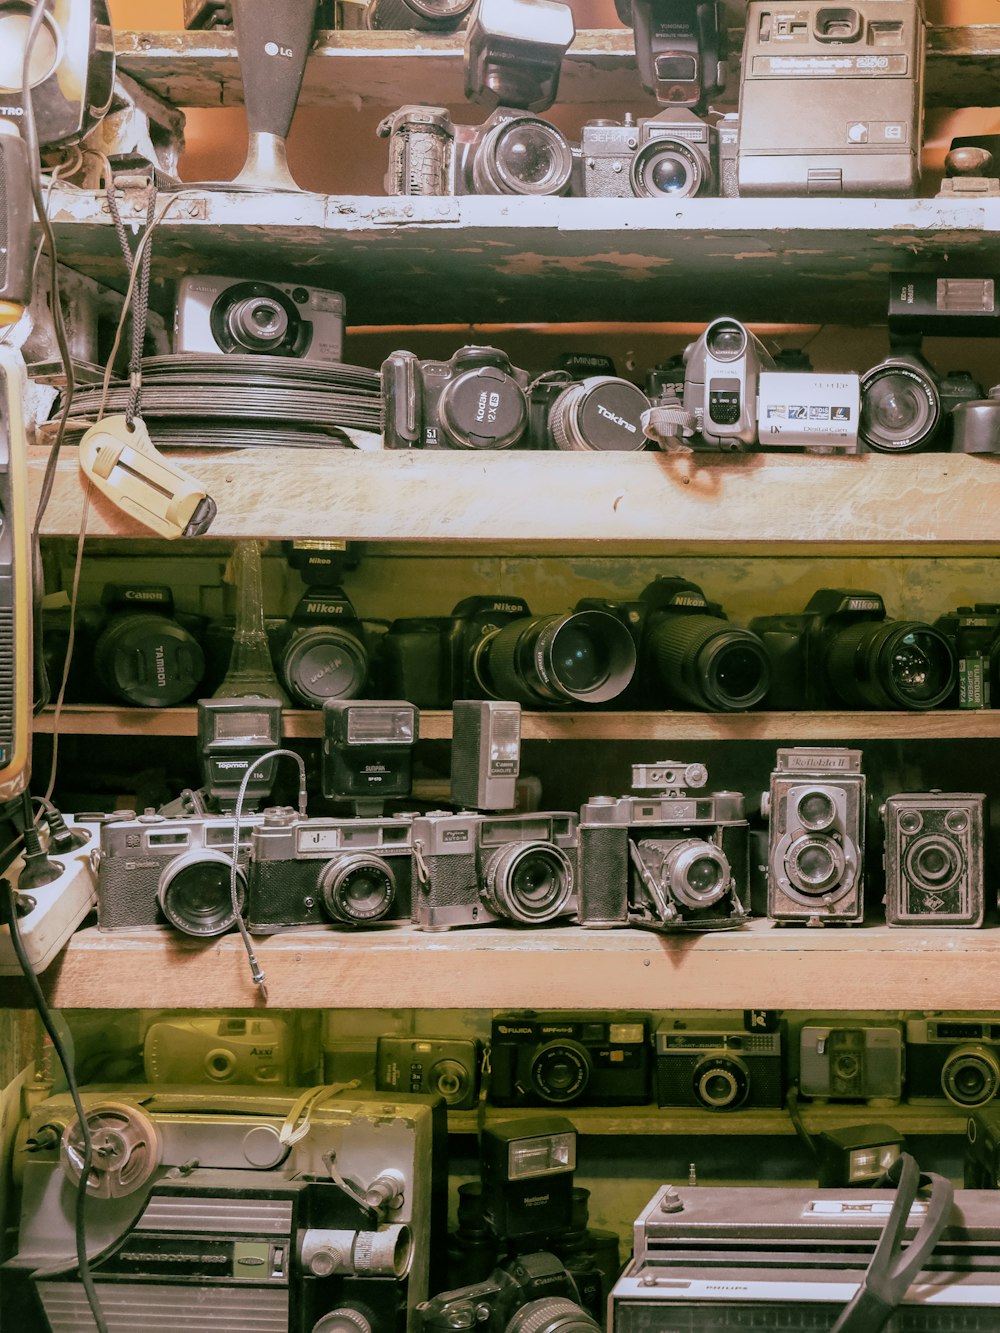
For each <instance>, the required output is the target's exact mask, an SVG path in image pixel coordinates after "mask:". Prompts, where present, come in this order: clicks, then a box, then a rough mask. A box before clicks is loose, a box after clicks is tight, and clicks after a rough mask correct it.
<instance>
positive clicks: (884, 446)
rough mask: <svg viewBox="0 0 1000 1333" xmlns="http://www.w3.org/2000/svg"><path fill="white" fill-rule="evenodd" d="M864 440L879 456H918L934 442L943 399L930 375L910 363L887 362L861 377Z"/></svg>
mask: <svg viewBox="0 0 1000 1333" xmlns="http://www.w3.org/2000/svg"><path fill="white" fill-rule="evenodd" d="M860 388H861V422H860V425H859V427H858V432H859V435H860V437H861V439H862V441H863V442H864V443H865V444H866V445H867V446H868V448H869V449H872V450H874V451H875V452H876V453H880V454H902V453H908V454H912V453H919V452H920V451H921V450H922V449H926V448H928V447H929V446H930V445H931V443H932V442H933V440H934V436H935V434H936V433H937V429H938V426H939V425H940V422H941V397H940V395H939V393H938V391H937V386H936V384H935V383H934V380H933V378H932V377H931V375H930V374H929V373H928V372H927V371H925V370H922V369H920V368H919V367H917V366H913V365H910V364H909V363H907V362H905V361H904V362H900V361H884V362H882V363H881V364H880V365H877V366H874V367H873V368H872V369H871V370H869V371H867V372H866V374H864V375H862V376H861V383H860Z"/></svg>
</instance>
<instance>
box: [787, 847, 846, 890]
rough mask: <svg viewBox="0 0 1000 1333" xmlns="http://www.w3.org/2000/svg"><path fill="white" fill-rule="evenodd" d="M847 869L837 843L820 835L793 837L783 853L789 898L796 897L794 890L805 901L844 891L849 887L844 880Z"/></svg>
mask: <svg viewBox="0 0 1000 1333" xmlns="http://www.w3.org/2000/svg"><path fill="white" fill-rule="evenodd" d="M846 868H847V858H846V857H845V856H844V851H843V848H842V847H841V845H840V843H839V842H836V841H834V839H833V838H830V837H827V836H826V835H824V834H822V833H813V834H804V835H803V836H802V837H799V838H796V839H795V840H794V841H793V842H792V844H791V846H790V847H789V848H788V851H787V852H786V853H785V873H786V874H787V876H788V879H789V883H790V885H791V886H793V887H792V888H791V889H790V896H791V897H795V896H796V893H795V890H797V891H798V894H800V895H802V896H804V897H806V898H821V897H822V898H825V897H827V896H828V895H830V894H832V893H833V891H834V890H835V889H839V892H840V893H844V892H846V891H847V889H848V888H849V887H850V884H849V883H848V882H845V878H844V871H845V870H846Z"/></svg>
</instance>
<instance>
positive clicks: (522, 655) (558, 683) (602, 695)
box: [472, 611, 635, 708]
mask: <svg viewBox="0 0 1000 1333" xmlns="http://www.w3.org/2000/svg"><path fill="white" fill-rule="evenodd" d="M472 669H473V673H474V674H475V676H476V679H477V680H478V681H479V683H480V685H481V686H482V688H483V690H484V692H485V693H486V694H487V695H489V696H490V697H491V698H494V699H514V700H516V701H517V702H518V703H522V704H525V705H526V706H527V707H529V708H530V707H532V706H534V707H536V708H537V707H539V706H544V705H546V704H549V705H551V704H567V703H573V702H578V703H588V704H600V703H606V702H607V701H608V700H609V699H616V698H617V697H618V695H619V694H621V692H622V691H623V690H624V689H625V687H626V686H627V685H628V683H629V681H630V680H631V679H632V673H633V672H634V671H635V644H634V643H633V641H632V636H631V634H630V633H629V632H628V630H627V629H626V628H625V626H624V625H623V624H622V623H621V622H620V621H619V620H618V619H616V617H615V616H612V615H610V614H609V613H608V612H607V611H574V612H570V613H569V614H568V615H561V616H560V615H557V616H530V617H526V618H525V619H523V620H521V619H519V620H512V621H510V622H509V623H508V624H506V625H504V626H503V627H502V628H501V629H498V630H495V631H494V632H493V633H491V634H486V635H484V636H483V638H481V639H480V640H479V642H478V643H477V645H476V647H475V650H474V657H473V662H472Z"/></svg>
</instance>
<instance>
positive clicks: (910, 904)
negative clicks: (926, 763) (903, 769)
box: [880, 792, 986, 926]
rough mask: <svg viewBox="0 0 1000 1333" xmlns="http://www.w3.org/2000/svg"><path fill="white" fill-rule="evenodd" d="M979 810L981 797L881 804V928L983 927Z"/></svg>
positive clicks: (932, 796) (903, 796) (926, 797)
mask: <svg viewBox="0 0 1000 1333" xmlns="http://www.w3.org/2000/svg"><path fill="white" fill-rule="evenodd" d="M985 808H986V797H985V795H983V794H982V793H981V792H975V793H973V792H905V793H900V794H898V795H895V796H890V797H889V798H888V799H887V800H886V802H885V804H884V805H883V806H882V808H881V811H880V813H881V816H882V822H883V826H884V829H885V847H884V851H883V854H882V864H883V866H884V868H885V919H886V924H887V925H890V926H981V925H982V924H983V914H984V911H985V906H986V903H985V898H986V886H985V883H984V880H983V825H984V812H985Z"/></svg>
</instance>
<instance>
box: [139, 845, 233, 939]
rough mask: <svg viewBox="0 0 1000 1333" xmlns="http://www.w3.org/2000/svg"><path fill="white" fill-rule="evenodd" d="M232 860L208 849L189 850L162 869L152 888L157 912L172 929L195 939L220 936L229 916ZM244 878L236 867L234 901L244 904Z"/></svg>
mask: <svg viewBox="0 0 1000 1333" xmlns="http://www.w3.org/2000/svg"><path fill="white" fill-rule="evenodd" d="M232 873H233V862H232V858H231V857H229V856H227V855H226V854H225V853H224V852H220V851H216V850H215V849H214V848H212V847H193V848H191V850H190V851H187V852H185V853H184V854H183V855H182V856H175V857H173V858H172V859H171V860H170V861H168V862H167V864H166V865H165V866H164V867H163V870H162V872H161V874H160V882H159V884H158V885H157V889H156V900H157V902H158V903H159V906H160V911H161V912H162V913H163V915H164V916H165V917H166V919H167V921H168V923H169V924H170V925H171V926H173V927H174V929H175V930H179V931H181V932H182V933H183V934H184V935H192V936H195V937H196V938H201V939H204V938H208V937H211V936H213V935H223V934H225V932H226V931H227V930H230V929H231V928H232V927H233V926H234V925H235V924H236V918H235V916H234V915H233V897H232V888H231V883H232ZM246 891H247V883H246V876H245V875H244V874H243V871H242V870H241V869H240V868H239V867H238V866H237V868H236V901H237V904H238V905H239V909H240V912H241V913H242V912H243V906H244V903H245V902H246Z"/></svg>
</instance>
